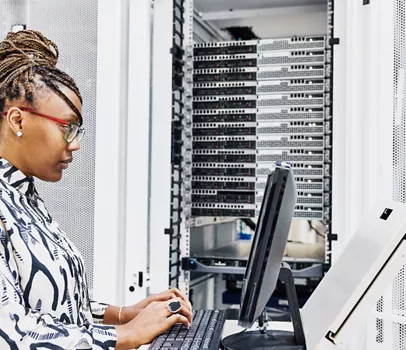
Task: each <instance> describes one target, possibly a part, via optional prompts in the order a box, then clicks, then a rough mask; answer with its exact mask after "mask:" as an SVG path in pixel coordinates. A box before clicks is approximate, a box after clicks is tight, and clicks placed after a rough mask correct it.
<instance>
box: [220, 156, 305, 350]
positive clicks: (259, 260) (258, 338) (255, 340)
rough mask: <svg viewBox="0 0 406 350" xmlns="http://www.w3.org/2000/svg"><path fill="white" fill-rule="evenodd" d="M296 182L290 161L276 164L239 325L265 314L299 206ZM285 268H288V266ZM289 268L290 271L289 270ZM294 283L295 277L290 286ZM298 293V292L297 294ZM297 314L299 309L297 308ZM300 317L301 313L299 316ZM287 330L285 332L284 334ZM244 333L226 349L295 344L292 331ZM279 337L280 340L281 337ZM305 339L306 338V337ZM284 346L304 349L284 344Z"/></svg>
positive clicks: (247, 275)
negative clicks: (294, 215) (295, 210)
mask: <svg viewBox="0 0 406 350" xmlns="http://www.w3.org/2000/svg"><path fill="white" fill-rule="evenodd" d="M296 198H297V190H296V183H295V179H294V176H293V172H292V170H291V166H290V165H289V164H287V163H277V164H276V166H275V168H274V169H273V170H272V171H271V173H270V175H268V179H267V183H266V187H265V191H264V196H263V199H262V206H261V210H260V213H259V217H258V223H257V227H256V230H255V235H254V240H253V243H252V247H251V251H250V256H249V259H248V265H247V269H246V272H245V275H244V280H243V289H242V295H241V305H240V315H239V319H238V323H239V325H241V326H243V327H245V328H251V327H252V325H253V324H254V323H255V322H256V321H257V320H258V318H259V317H260V315H261V314H262V313H263V311H264V309H265V307H266V304H267V303H268V301H269V299H270V298H271V296H272V294H273V292H274V290H275V287H276V283H277V281H278V278H279V277H280V271H281V265H282V260H283V256H284V251H285V247H286V243H287V240H288V235H289V230H290V225H291V221H292V217H293V212H294V209H295V205H296ZM285 269H286V267H285ZM289 271H290V270H289ZM292 286H293V279H292V284H291V288H294V287H292ZM295 296H296V294H295ZM297 313H298V314H299V312H298V308H297ZM299 317H300V316H299ZM282 333H284V334H282ZM285 333H287V332H279V333H278V334H275V333H272V332H245V333H242V334H237V335H231V336H230V337H227V338H225V339H223V342H222V348H223V349H256V348H258V349H259V348H262V349H263V348H272V349H273V347H272V346H275V345H283V346H289V345H295V344H296V343H295V337H294V335H293V334H292V333H291V332H290V333H289V337H288V338H289V339H288V340H286V339H287V337H286V335H287V334H285ZM279 336H281V337H280V339H279ZM303 342H304V339H303ZM283 349H287V350H290V349H295V350H296V349H298V350H299V349H304V347H286V348H285V347H284V348H283Z"/></svg>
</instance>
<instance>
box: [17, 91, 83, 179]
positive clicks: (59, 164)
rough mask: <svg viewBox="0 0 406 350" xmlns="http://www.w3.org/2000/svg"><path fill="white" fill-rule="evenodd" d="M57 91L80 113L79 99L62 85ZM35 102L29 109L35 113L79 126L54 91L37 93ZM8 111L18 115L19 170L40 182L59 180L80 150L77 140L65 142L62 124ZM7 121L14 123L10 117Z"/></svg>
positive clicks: (22, 112)
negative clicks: (76, 152)
mask: <svg viewBox="0 0 406 350" xmlns="http://www.w3.org/2000/svg"><path fill="white" fill-rule="evenodd" d="M60 89H61V91H62V92H63V93H64V94H65V95H66V97H67V98H68V99H69V100H70V101H72V103H73V104H74V105H75V107H76V108H77V109H78V110H79V111H80V112H81V107H82V106H81V103H80V100H79V98H78V96H77V95H76V94H75V93H74V92H73V91H72V90H70V89H69V88H67V87H65V86H60ZM36 97H37V96H36ZM35 101H36V102H35V105H34V107H30V108H32V109H33V110H35V112H38V113H41V114H45V115H48V116H52V117H54V118H57V119H61V120H64V121H67V122H72V123H79V120H78V117H77V116H76V114H75V113H74V112H73V110H72V109H71V108H70V107H69V105H68V104H67V103H66V102H65V101H64V100H63V99H62V98H60V97H59V96H58V95H57V94H56V93H54V92H53V91H50V90H48V91H47V92H45V91H40V92H39V94H38V97H37V98H36V100H35ZM16 107H18V106H16ZM10 111H13V112H12V113H20V120H19V122H20V125H19V126H18V127H20V130H21V132H22V136H21V137H18V138H17V139H16V142H17V145H18V149H19V162H20V170H22V171H23V172H24V173H25V175H27V176H35V177H37V178H39V179H41V180H43V181H51V182H56V181H59V180H60V179H61V178H62V171H63V170H65V169H67V168H68V166H69V163H70V162H71V161H72V159H73V153H74V152H75V151H78V150H79V149H80V144H79V141H78V139H77V138H75V139H74V140H73V141H72V142H71V143H68V142H67V141H65V139H64V135H65V130H66V126H64V125H63V124H61V123H58V122H56V121H53V120H50V119H47V118H43V117H41V116H38V115H36V114H34V113H31V112H27V111H21V110H19V109H17V108H16V109H15V111H14V109H11V110H10ZM9 114H10V113H9ZM10 120H11V121H12V122H13V119H12V118H11V119H10V117H9V121H10ZM14 132H15V130H14ZM13 136H14V137H16V136H15V135H13ZM20 157H21V158H20Z"/></svg>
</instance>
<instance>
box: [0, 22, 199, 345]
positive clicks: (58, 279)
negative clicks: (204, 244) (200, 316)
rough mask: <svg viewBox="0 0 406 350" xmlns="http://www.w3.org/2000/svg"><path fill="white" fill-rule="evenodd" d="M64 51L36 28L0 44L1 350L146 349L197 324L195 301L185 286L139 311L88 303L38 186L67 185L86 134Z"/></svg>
mask: <svg viewBox="0 0 406 350" xmlns="http://www.w3.org/2000/svg"><path fill="white" fill-rule="evenodd" d="M58 54H59V53H58V48H57V46H56V45H55V44H54V43H53V42H51V41H50V40H48V39H47V38H45V37H44V36H43V35H41V34H40V33H38V32H35V31H29V30H26V31H21V32H17V33H10V34H9V35H8V36H7V37H6V39H5V40H4V41H3V42H1V43H0V113H1V115H2V118H0V122H1V124H0V297H1V298H0V349H6V348H7V345H8V346H9V348H10V349H44V348H47V349H77V348H79V349H114V348H115V349H132V348H137V347H139V346H140V345H141V344H145V343H148V342H150V341H151V340H152V339H154V338H155V337H156V336H157V335H159V334H160V333H163V332H165V331H166V330H167V329H169V328H170V327H171V326H172V325H173V324H175V323H178V322H179V323H183V324H185V325H186V326H189V325H190V323H191V321H192V319H191V305H190V303H189V301H188V300H187V298H186V297H185V296H184V295H183V294H182V293H181V292H180V291H178V290H170V291H166V292H164V293H161V294H159V295H154V296H150V297H148V298H147V299H145V300H143V301H141V302H140V303H138V304H136V305H133V306H130V307H120V308H118V307H114V306H111V305H105V304H100V303H96V302H94V301H91V300H89V296H88V287H87V282H86V275H85V271H84V264H83V260H82V257H81V255H80V253H79V251H78V250H77V248H76V247H75V246H74V245H73V243H72V242H71V241H70V240H69V239H68V237H67V236H66V235H65V234H64V233H63V232H62V231H61V229H60V228H59V226H58V224H57V223H56V222H55V221H53V220H52V217H51V216H50V214H49V213H48V211H47V209H46V207H45V204H44V202H43V201H42V200H41V198H40V197H39V195H38V193H37V191H36V189H35V186H34V180H33V179H34V177H37V178H39V179H41V180H44V181H59V180H60V179H61V177H62V171H63V170H64V169H66V168H67V167H68V165H69V163H70V162H71V161H72V159H73V158H72V155H73V153H74V152H75V151H78V150H79V148H80V145H79V143H80V140H81V138H82V136H83V133H84V130H83V128H82V115H81V106H82V98H81V95H80V92H79V90H78V88H77V86H76V84H75V83H74V81H73V80H72V78H70V77H69V76H68V75H67V74H65V73H64V72H62V71H60V70H59V69H57V68H56V67H55V66H56V63H57V60H58ZM173 301H180V310H177V311H176V310H172V312H171V311H170V308H169V307H168V305H169V304H170V303H171V302H173ZM177 304H179V303H177ZM103 324H104V325H103Z"/></svg>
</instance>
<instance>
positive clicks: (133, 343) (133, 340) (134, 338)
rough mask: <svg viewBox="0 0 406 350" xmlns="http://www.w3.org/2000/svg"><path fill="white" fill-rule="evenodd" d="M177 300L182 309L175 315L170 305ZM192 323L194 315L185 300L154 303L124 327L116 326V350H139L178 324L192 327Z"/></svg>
mask: <svg viewBox="0 0 406 350" xmlns="http://www.w3.org/2000/svg"><path fill="white" fill-rule="evenodd" d="M175 300H177V301H180V302H181V305H182V308H181V309H180V310H179V312H178V313H175V314H173V313H171V312H170V311H169V309H168V304H169V303H170V302H172V301H175ZM191 322H192V313H191V310H190V307H189V304H186V303H185V301H184V300H183V299H180V298H176V299H170V300H166V301H152V302H150V303H149V304H148V306H146V307H145V308H143V309H142V310H141V311H140V312H139V314H138V315H137V317H135V318H134V319H132V320H131V321H130V322H128V323H127V324H125V325H123V326H116V330H117V345H116V350H127V349H133V348H138V347H140V346H141V345H143V344H148V343H151V342H152V341H153V340H154V339H155V338H156V337H157V336H159V335H160V334H162V333H164V332H166V331H167V330H168V329H170V328H171V327H172V326H173V325H174V324H176V323H182V324H184V325H185V326H186V327H190V324H191Z"/></svg>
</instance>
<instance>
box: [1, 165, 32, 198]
mask: <svg viewBox="0 0 406 350" xmlns="http://www.w3.org/2000/svg"><path fill="white" fill-rule="evenodd" d="M0 180H3V181H4V182H6V183H7V184H9V185H10V186H12V187H14V188H16V189H17V190H19V191H20V192H21V193H23V194H25V195H26V196H33V195H34V194H35V193H36V190H35V186H34V178H33V177H27V176H25V175H24V174H23V172H22V171H20V170H19V169H17V168H16V167H15V166H14V165H12V164H11V163H10V162H9V161H7V160H5V159H4V158H1V157H0Z"/></svg>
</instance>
